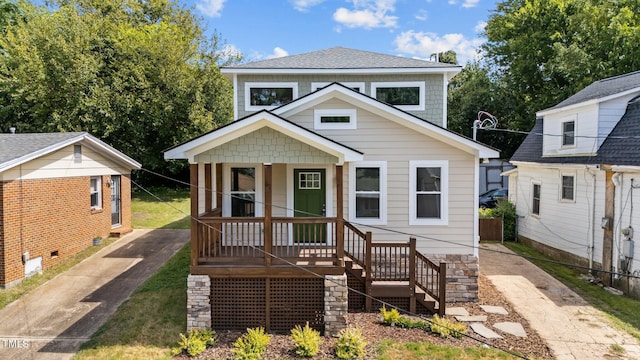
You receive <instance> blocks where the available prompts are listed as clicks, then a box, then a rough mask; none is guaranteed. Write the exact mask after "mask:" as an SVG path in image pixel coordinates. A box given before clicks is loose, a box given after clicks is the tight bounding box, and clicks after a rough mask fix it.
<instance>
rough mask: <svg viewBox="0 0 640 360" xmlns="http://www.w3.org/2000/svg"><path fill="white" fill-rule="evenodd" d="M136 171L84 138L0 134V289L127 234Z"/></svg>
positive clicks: (114, 152)
mask: <svg viewBox="0 0 640 360" xmlns="http://www.w3.org/2000/svg"><path fill="white" fill-rule="evenodd" d="M139 168H140V164H139V163H138V162H136V161H135V160H133V159H131V158H129V157H128V156H126V155H124V154H123V153H121V152H119V151H118V150H116V149H114V148H112V147H111V146H109V145H107V144H105V143H104V142H102V141H100V140H98V139H97V138H95V137H93V136H91V135H90V134H88V133H86V132H75V133H42V134H0V287H10V286H12V285H15V284H17V283H19V282H20V281H22V279H24V278H25V277H27V276H29V275H32V274H34V273H36V272H38V271H41V270H46V269H47V268H49V267H50V266H52V265H54V264H55V263H57V262H59V261H61V260H63V259H65V258H68V257H69V256H71V255H74V254H75V253H77V252H78V251H80V250H82V249H85V248H87V247H89V246H91V245H92V244H93V243H94V239H97V238H104V237H107V236H109V235H110V234H111V233H113V234H123V233H126V232H128V231H131V181H130V174H131V170H133V169H139Z"/></svg>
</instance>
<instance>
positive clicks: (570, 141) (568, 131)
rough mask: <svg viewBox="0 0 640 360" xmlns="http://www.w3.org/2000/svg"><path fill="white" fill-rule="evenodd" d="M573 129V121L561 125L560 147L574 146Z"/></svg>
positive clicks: (574, 123)
mask: <svg viewBox="0 0 640 360" xmlns="http://www.w3.org/2000/svg"><path fill="white" fill-rule="evenodd" d="M575 129H576V122H575V121H565V122H563V123H562V146H574V145H575V144H576V136H575Z"/></svg>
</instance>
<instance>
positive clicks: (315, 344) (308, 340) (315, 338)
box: [291, 322, 322, 357]
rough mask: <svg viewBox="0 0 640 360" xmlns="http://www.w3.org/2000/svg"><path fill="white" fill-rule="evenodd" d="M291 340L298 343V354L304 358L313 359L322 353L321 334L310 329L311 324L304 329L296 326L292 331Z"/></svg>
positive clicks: (296, 348) (296, 350) (296, 349)
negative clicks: (319, 352)
mask: <svg viewBox="0 0 640 360" xmlns="http://www.w3.org/2000/svg"><path fill="white" fill-rule="evenodd" d="M291 339H293V341H294V342H295V343H296V347H295V348H294V350H295V352H296V354H297V355H298V356H302V357H312V356H314V355H315V354H317V353H318V351H320V345H322V338H321V337H320V332H319V331H317V330H314V329H312V328H310V327H309V322H307V325H305V327H304V328H302V327H300V325H296V327H295V328H293V329H291Z"/></svg>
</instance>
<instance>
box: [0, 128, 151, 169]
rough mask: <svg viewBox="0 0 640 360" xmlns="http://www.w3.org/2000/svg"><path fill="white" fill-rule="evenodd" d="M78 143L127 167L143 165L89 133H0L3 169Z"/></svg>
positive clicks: (0, 152)
mask: <svg viewBox="0 0 640 360" xmlns="http://www.w3.org/2000/svg"><path fill="white" fill-rule="evenodd" d="M77 143H82V144H84V145H87V146H90V147H92V148H94V149H95V150H97V151H100V152H102V154H103V155H104V156H107V157H108V158H110V159H111V160H113V161H115V162H117V163H119V164H121V165H123V166H125V167H127V168H130V169H139V168H140V167H141V166H142V165H140V163H138V162H137V161H135V160H134V159H132V158H130V157H129V156H127V155H125V154H123V153H121V152H120V151H118V150H116V149H114V148H113V147H111V146H109V145H108V144H106V143H104V142H103V141H101V140H100V139H98V138H96V137H94V136H92V135H91V134H89V133H87V132H61V133H23V134H20V133H19V134H0V172H3V171H5V170H7V169H11V168H13V167H15V166H18V165H20V164H23V163H25V162H27V161H31V160H33V159H35V158H38V157H40V156H43V155H45V154H48V153H51V152H53V151H57V150H59V149H61V148H63V147H65V146H69V145H71V144H77Z"/></svg>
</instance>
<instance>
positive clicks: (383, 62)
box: [222, 47, 460, 71]
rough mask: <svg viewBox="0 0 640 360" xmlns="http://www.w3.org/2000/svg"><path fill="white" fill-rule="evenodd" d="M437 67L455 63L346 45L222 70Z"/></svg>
mask: <svg viewBox="0 0 640 360" xmlns="http://www.w3.org/2000/svg"><path fill="white" fill-rule="evenodd" d="M398 68H409V69H411V68H413V69H432V68H433V69H439V68H442V69H444V68H460V66H458V65H452V64H445V63H438V62H433V61H426V60H419V59H412V58H406V57H402V56H395V55H387V54H380V53H374V52H370V51H364V50H356V49H350V48H345V47H332V48H329V49H324V50H317V51H312V52H307V53H302V54H297V55H289V56H284V57H279V58H274V59H268V60H261V61H254V62H250V63H246V64H240V65H233V66H226V67H223V68H222V69H223V70H224V69H227V70H230V71H233V70H235V69H265V70H268V69H270V70H277V69H317V70H320V69H332V70H336V69H398Z"/></svg>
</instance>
